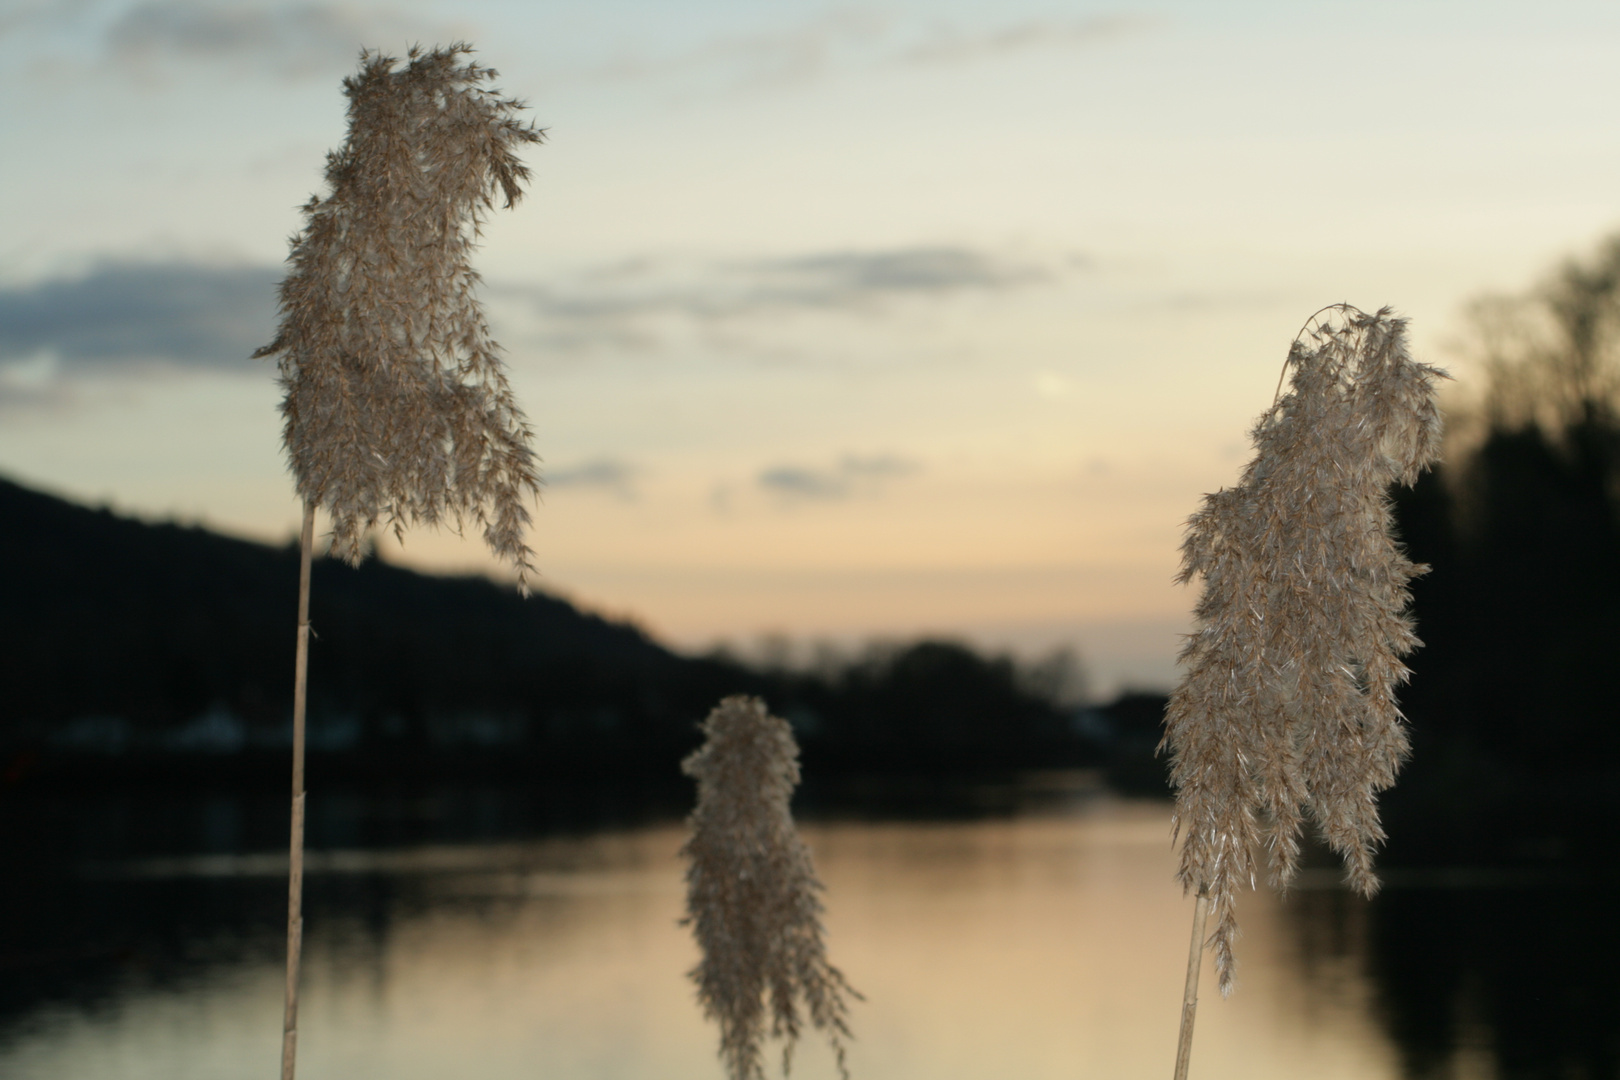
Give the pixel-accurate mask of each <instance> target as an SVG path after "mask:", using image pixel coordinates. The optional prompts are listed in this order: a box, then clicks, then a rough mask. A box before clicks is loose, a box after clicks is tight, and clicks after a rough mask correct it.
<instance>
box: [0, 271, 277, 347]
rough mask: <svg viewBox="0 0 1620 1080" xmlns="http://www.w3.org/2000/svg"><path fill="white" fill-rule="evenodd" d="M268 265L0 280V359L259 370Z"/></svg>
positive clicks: (270, 310) (271, 291)
mask: <svg viewBox="0 0 1620 1080" xmlns="http://www.w3.org/2000/svg"><path fill="white" fill-rule="evenodd" d="M281 274H282V272H281V271H280V270H279V269H277V268H274V267H263V266H234V267H210V266H204V265H198V264H192V263H178V262H177V263H153V264H141V263H103V264H102V265H100V266H97V267H95V268H94V269H92V270H91V271H90V272H89V273H88V274H86V275H84V276H83V277H80V278H77V279H70V280H57V281H46V282H41V283H39V284H35V285H29V286H23V287H13V288H7V289H0V368H3V367H6V366H12V365H17V364H19V363H22V362H24V361H27V360H29V359H31V358H33V357H36V356H38V355H40V354H41V353H47V354H50V355H52V356H54V357H55V359H56V366H57V370H58V371H59V372H61V373H64V374H73V373H102V372H107V371H109V370H112V369H115V368H129V367H143V366H144V367H151V366H160V367H178V368H190V369H200V370H214V371H241V372H254V371H262V370H263V366H262V365H260V364H258V363H256V362H255V361H252V360H250V359H249V358H248V357H249V354H250V353H252V352H253V350H254V349H256V348H258V347H259V346H260V345H263V344H264V343H265V342H266V341H269V340H270V338H271V337H272V336H273V334H274V328H275V306H276V284H277V282H278V281H279V280H280V279H281Z"/></svg>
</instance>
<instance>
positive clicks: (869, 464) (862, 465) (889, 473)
mask: <svg viewBox="0 0 1620 1080" xmlns="http://www.w3.org/2000/svg"><path fill="white" fill-rule="evenodd" d="M920 468H921V466H919V465H918V464H917V463H916V462H914V461H910V460H908V459H906V458H901V457H896V456H894V455H891V454H880V455H877V456H875V457H860V456H855V455H849V456H846V457H844V458H843V459H842V460H841V461H839V462H838V464H837V465H835V466H833V467H832V468H830V469H814V468H807V467H804V466H800V465H776V466H773V467H771V468H769V469H765V470H763V471H761V472H760V474H759V475H758V476H757V477H756V478H755V480H756V482H757V483H758V484H759V486H760V487H762V488H764V489H765V490H766V491H769V492H772V493H774V494H777V495H782V496H786V497H789V498H794V497H797V498H808V499H844V498H848V497H849V496H850V495H853V494H855V493H856V491H857V490H861V489H866V490H871V489H872V488H873V487H874V486H875V483H876V482H877V481H880V480H887V479H892V478H895V477H901V476H909V475H911V474H912V473H915V472H918V471H919V470H920Z"/></svg>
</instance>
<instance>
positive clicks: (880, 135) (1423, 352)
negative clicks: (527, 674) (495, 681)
mask: <svg viewBox="0 0 1620 1080" xmlns="http://www.w3.org/2000/svg"><path fill="white" fill-rule="evenodd" d="M458 38H460V39H465V40H467V41H470V42H471V43H472V44H473V45H474V46H476V47H477V49H478V54H477V57H478V59H479V61H480V62H482V63H484V64H487V65H490V66H493V67H494V68H496V69H498V71H499V72H500V77H499V79H498V80H497V83H496V85H498V86H499V87H500V88H501V89H502V90H503V91H505V92H506V93H508V94H511V95H513V96H516V97H519V98H521V99H523V100H525V101H526V102H527V103H528V105H529V107H530V109H529V112H528V114H527V115H528V116H529V117H531V118H532V119H533V120H534V121H535V122H536V123H537V124H539V125H540V126H543V127H545V128H546V129H547V140H546V142H545V144H544V145H542V146H540V147H537V148H532V149H530V150H529V151H528V152H527V153H526V160H527V161H528V163H529V165H530V166H531V168H532V170H533V177H532V179H531V182H530V186H529V191H528V195H527V197H526V198H525V200H524V201H523V202H522V203H520V204H519V205H518V206H517V207H516V208H515V209H513V210H509V211H507V210H503V211H500V212H498V213H496V214H495V215H494V216H493V217H492V219H491V220H490V222H489V223H488V225H487V226H486V228H485V230H484V242H483V246H482V248H481V250H480V252H479V254H478V255H477V257H476V266H477V268H478V269H479V271H480V272H481V273H482V274H483V276H484V278H485V281H486V287H485V290H484V293H483V300H484V303H485V305H486V310H487V312H488V314H489V316H490V322H491V326H492V328H493V330H494V332H495V335H496V337H497V338H498V339H499V340H500V341H501V343H502V344H503V345H504V346H505V348H506V354H507V360H508V363H509V365H510V371H511V378H512V382H513V385H514V388H515V390H516V392H517V394H518V397H519V400H520V402H521V404H522V406H523V408H524V409H525V410H526V412H527V414H528V416H529V418H530V420H531V422H532V424H533V427H534V429H535V432H536V441H535V447H536V450H537V451H538V453H539V454H540V456H541V457H542V459H543V460H544V462H545V465H544V469H545V473H546V476H547V486H546V489H545V493H544V496H543V500H542V503H541V505H540V506H539V507H538V509H537V512H536V525H535V529H534V533H533V536H532V544H533V546H534V548H535V550H536V553H537V557H538V564H539V567H540V571H541V575H542V580H541V586H542V587H543V588H545V589H548V590H550V591H553V592H555V593H558V594H560V595H563V596H565V597H567V598H569V599H571V600H573V601H575V602H576V603H578V604H580V605H582V606H584V607H586V608H589V609H591V610H595V611H599V612H602V613H605V614H608V615H610V616H613V617H620V618H628V619H633V620H634V621H635V622H637V623H638V624H640V625H642V626H643V627H645V628H646V629H647V630H648V631H649V632H650V633H652V634H654V635H655V636H656V637H658V638H659V639H660V640H662V641H664V642H666V643H668V644H670V645H672V646H675V647H677V648H681V649H687V650H702V649H706V648H709V647H712V646H713V645H715V644H716V643H719V642H729V643H731V644H733V645H734V646H735V647H736V648H737V649H738V650H739V651H741V652H743V653H745V654H746V653H747V652H748V651H749V650H750V649H757V648H760V647H762V646H761V645H760V644H759V643H761V642H763V641H765V640H767V639H769V638H770V637H772V636H777V635H786V636H787V637H788V638H789V639H790V640H792V641H793V642H796V643H798V645H799V647H801V648H803V649H808V648H809V647H810V644H811V643H813V642H816V641H823V642H831V643H834V644H837V645H839V646H841V647H852V646H853V645H854V644H855V643H858V642H862V641H866V640H870V639H891V640H899V639H909V638H913V637H917V636H920V635H924V634H929V635H943V636H951V637H956V638H961V639H964V640H967V641H970V642H973V643H975V644H978V645H981V646H985V647H991V648H1009V649H1013V650H1016V651H1018V652H1020V653H1023V654H1026V655H1034V654H1036V653H1039V652H1041V651H1043V650H1045V649H1048V648H1051V647H1055V646H1061V645H1069V646H1073V647H1075V648H1077V649H1078V650H1079V652H1080V654H1081V656H1082V659H1083V661H1084V662H1085V664H1086V666H1087V667H1088V669H1089V670H1090V672H1091V676H1092V681H1093V688H1094V690H1095V692H1097V693H1099V694H1101V693H1107V692H1111V691H1113V690H1116V689H1119V688H1121V687H1126V686H1143V687H1146V686H1166V685H1168V684H1169V682H1170V681H1171V680H1172V679H1173V677H1174V660H1173V657H1174V653H1175V650H1176V648H1177V646H1178V636H1179V634H1181V633H1183V632H1184V631H1185V630H1186V629H1187V628H1188V624H1189V618H1188V611H1189V609H1190V608H1191V605H1192V603H1193V601H1194V600H1195V598H1196V597H1195V595H1194V594H1193V592H1192V590H1191V589H1189V588H1188V587H1184V586H1177V585H1175V584H1174V582H1173V578H1174V575H1175V572H1176V569H1177V562H1178V546H1179V543H1180V539H1181V533H1182V528H1183V525H1184V522H1185V520H1186V518H1187V516H1188V515H1189V514H1190V513H1192V512H1193V511H1194V510H1195V509H1196V508H1197V505H1198V501H1199V499H1200V498H1201V497H1202V496H1203V495H1204V494H1205V493H1207V492H1212V491H1215V490H1217V489H1218V488H1220V487H1221V486H1223V485H1227V484H1230V483H1232V482H1234V481H1235V480H1236V478H1237V474H1238V472H1239V470H1240V469H1241V467H1242V465H1243V463H1244V461H1245V459H1246V457H1247V455H1248V444H1247V431H1248V429H1249V427H1250V425H1251V423H1252V422H1253V420H1254V419H1255V417H1256V416H1257V415H1258V414H1259V413H1260V412H1262V411H1263V410H1264V409H1265V408H1266V407H1267V406H1268V405H1269V403H1270V401H1271V395H1272V393H1273V390H1274V388H1275V386H1276V382H1277V378H1278V374H1279V372H1280V370H1281V365H1282V361H1283V359H1284V357H1285V356H1286V353H1287V349H1288V344H1289V342H1290V341H1291V340H1292V338H1293V337H1294V335H1295V333H1296V332H1297V331H1298V329H1299V328H1300V326H1301V324H1302V323H1303V322H1304V321H1305V319H1306V317H1307V316H1309V315H1310V314H1311V313H1312V312H1313V311H1315V310H1317V309H1318V308H1320V307H1322V306H1323V305H1325V304H1330V303H1335V302H1339V301H1348V302H1350V303H1353V304H1356V305H1358V306H1360V307H1362V308H1365V309H1368V310H1373V309H1375V308H1377V307H1379V306H1382V305H1385V304H1389V305H1393V306H1394V307H1395V308H1396V309H1397V310H1398V311H1399V312H1401V313H1402V314H1405V315H1407V316H1409V317H1410V318H1411V320H1412V335H1413V342H1414V345H1415V348H1416V351H1417V353H1418V355H1419V358H1420V359H1424V360H1429V361H1432V362H1438V363H1441V364H1443V365H1446V366H1448V367H1449V368H1451V370H1452V371H1453V374H1455V375H1456V376H1457V382H1456V384H1455V387H1454V388H1453V389H1452V391H1451V393H1452V395H1453V398H1452V400H1453V401H1455V402H1456V403H1458V404H1459V405H1460V404H1462V403H1465V402H1466V400H1467V398H1468V395H1469V394H1470V393H1473V392H1477V386H1478V372H1477V371H1475V370H1474V369H1473V367H1472V366H1471V365H1470V363H1469V360H1468V358H1467V357H1466V355H1461V354H1458V353H1457V352H1456V350H1455V349H1454V348H1452V347H1450V346H1449V345H1448V343H1449V342H1452V341H1454V340H1455V339H1456V337H1457V335H1458V333H1459V330H1460V312H1461V309H1462V307H1463V305H1464V304H1465V303H1466V302H1467V301H1468V300H1469V299H1470V298H1472V297H1474V296H1477V295H1479V294H1481V293H1484V292H1491V291H1514V290H1522V289H1524V288H1527V287H1529V286H1531V285H1532V284H1533V283H1534V282H1535V281H1536V280H1537V279H1538V278H1539V277H1541V276H1542V275H1544V274H1545V273H1546V272H1547V271H1548V270H1549V269H1550V268H1551V267H1552V266H1554V265H1556V263H1557V262H1558V261H1559V260H1561V259H1563V258H1566V257H1568V256H1570V255H1575V254H1579V253H1581V252H1582V251H1585V250H1587V249H1590V248H1591V247H1592V246H1593V245H1594V244H1595V243H1596V242H1597V241H1598V240H1599V239H1600V238H1602V237H1603V236H1605V235H1607V234H1608V233H1609V232H1610V231H1611V230H1613V229H1615V228H1616V227H1617V225H1620V125H1616V124H1615V122H1614V119H1613V106H1612V103H1613V102H1614V101H1615V100H1617V99H1620V63H1617V62H1616V61H1617V60H1620V7H1616V6H1615V5H1614V4H1612V3H1599V2H1585V0H1581V2H1577V0H1546V2H1542V3H1539V4H1536V5H1533V6H1532V5H1528V4H1523V3H1515V4H1508V3H1490V2H1485V0H1472V2H1467V3H1463V2H1451V0H1445V2H1438V0H1404V2H1401V3H1392V2H1382V0H1358V2H1355V3H1331V2H1307V0H1288V2H1282V0H1277V2H1272V0H1232V2H1227V3H1214V2H1210V0H1199V2H1193V0H1171V2H1165V3H1143V2H1136V0H1128V2H1121V3H1085V2H1070V3H1053V2H1039V0H997V2H995V3H989V2H982V0H933V2H930V3H926V4H923V3H905V2H896V3H871V4H866V3H863V4H860V5H850V4H821V3H813V2H807V0H806V2H799V0H780V2H775V3H761V2H758V0H755V2H753V3H740V2H732V0H692V2H678V0H663V2H659V3H653V2H648V0H590V2H589V3H586V2H582V0H567V2H557V0H553V2H535V0H522V2H511V3H505V2H486V3H478V2H470V3H466V2H464V3H455V4H449V3H433V2H411V0H404V2H395V3H381V4H366V3H361V4H347V3H321V2H311V3H297V4H285V3H274V2H241V3H238V2H226V0H147V2H136V3H130V2H127V0H118V2H103V0H48V2H34V0H0V139H3V143H0V145H4V146H5V147H7V150H8V152H7V153H6V154H5V156H4V165H3V166H0V207H3V208H4V209H3V210H0V474H3V475H5V476H7V477H9V478H11V479H13V480H15V481H17V482H20V483H24V484H28V485H31V486H35V487H39V488H42V489H45V490H48V491H51V492H54V493H57V494H60V495H64V496H67V497H70V498H73V499H77V500H81V501H85V502H90V503H95V504H100V505H108V506H111V507H113V508H115V509H117V510H118V511H120V512H125V513H130V514H135V515H138V516H141V517H143V518H147V519H150V520H179V521H183V522H188V523H200V524H204V525H207V526H209V527H211V528H215V529H218V530H221V531H224V532H227V533H230V534H233V535H238V536H245V537H251V538H256V539H264V540H271V541H275V542H282V541H284V540H286V539H287V537H288V536H290V535H291V534H292V533H293V532H294V531H295V529H296V524H297V520H298V507H297V504H296V502H295V499H294V497H293V494H292V487H291V482H290V479H289V477H288V474H287V471H286V466H285V462H284V458H283V456H282V452H281V447H280V426H279V415H278V411H277V409H278V404H279V390H278V388H277V386H276V385H275V380H274V373H273V370H272V369H271V368H270V367H269V366H267V364H266V363H265V362H264V361H255V360H251V359H249V358H248V354H249V353H250V352H251V351H252V350H253V349H254V348H255V347H257V346H258V345H261V344H263V343H265V342H267V341H268V340H269V339H270V337H271V336H272V328H273V326H274V321H275V309H274V288H275V284H276V282H277V281H278V280H279V278H280V276H281V274H282V273H283V267H282V260H283V259H284V258H285V256H286V254H287V241H288V237H289V235H291V234H292V233H294V232H295V231H296V230H297V229H298V228H299V227H300V224H301V215H300V212H299V207H300V206H301V205H302V204H303V203H304V201H305V200H307V199H308V197H309V196H310V195H311V194H315V193H319V192H321V191H322V178H321V169H322V167H323V165H324V158H325V154H326V152H327V151H328V150H331V149H334V148H336V147H337V146H338V145H339V144H340V143H341V141H342V139H343V135H344V128H345V117H344V104H345V102H344V99H343V97H342V94H341V90H340V82H341V79H342V78H343V76H344V75H346V74H348V73H349V72H351V71H352V70H354V67H355V62H356V57H357V54H358V50H359V49H360V48H361V47H362V46H368V47H373V48H380V49H382V50H385V51H388V52H393V53H402V52H403V51H404V50H405V49H406V48H407V47H408V46H409V45H410V44H412V43H416V42H421V43H424V44H429V45H431V44H436V43H448V42H449V41H451V40H454V39H458ZM379 551H380V555H381V557H383V558H385V559H389V560H391V561H395V562H399V563H403V564H406V565H411V566H414V567H418V568H423V569H429V570H436V571H448V572H467V571H475V572H490V573H497V574H498V573H499V572H500V570H499V568H498V567H497V566H496V564H495V563H494V562H493V560H492V559H491V558H490V557H489V556H488V555H487V553H486V552H485V551H484V550H483V549H482V547H481V545H480V544H479V543H478V542H477V541H476V539H474V538H471V537H469V538H461V537H457V536H455V535H454V534H435V533H430V532H413V533H411V534H409V535H408V536H407V538H406V541H405V544H404V546H403V547H400V546H398V545H397V544H395V543H394V542H392V541H391V540H387V539H385V540H383V541H381V542H380V545H379ZM317 608H318V601H317Z"/></svg>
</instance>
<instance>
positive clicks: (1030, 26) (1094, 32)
mask: <svg viewBox="0 0 1620 1080" xmlns="http://www.w3.org/2000/svg"><path fill="white" fill-rule="evenodd" d="M1154 21H1155V20H1152V19H1149V18H1145V17H1143V16H1140V15H1099V16H1093V17H1092V18H1088V19H1072V20H1063V21H1058V20H1052V19H1035V20H1031V21H1029V22H1021V23H1013V24H1010V25H1007V26H1000V27H993V28H990V29H986V30H978V31H975V32H972V33H962V32H960V31H957V30H954V29H950V28H941V29H939V30H936V31H935V32H934V33H933V35H932V36H931V37H930V38H929V39H928V40H926V41H923V42H920V43H918V44H916V45H913V46H911V47H910V48H908V49H906V50H904V51H903V52H902V53H901V54H900V55H899V57H898V60H899V61H900V62H901V63H906V64H926V65H939V64H961V63H971V62H974V61H978V60H989V59H996V58H999V57H1003V56H1010V55H1013V54H1015V53H1022V52H1028V51H1030V50H1034V49H1052V48H1074V47H1084V46H1090V45H1095V44H1097V43H1099V42H1102V41H1108V40H1110V39H1113V38H1118V37H1124V36H1126V35H1129V34H1135V33H1139V32H1141V31H1143V30H1145V29H1148V28H1150V27H1151V26H1153V25H1154Z"/></svg>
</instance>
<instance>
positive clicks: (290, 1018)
mask: <svg viewBox="0 0 1620 1080" xmlns="http://www.w3.org/2000/svg"><path fill="white" fill-rule="evenodd" d="M471 51H472V49H471V47H470V46H468V45H466V44H463V43H456V44H452V45H450V46H448V47H446V48H441V49H434V50H432V51H428V52H424V51H422V50H420V49H414V48H413V49H412V50H411V51H410V54H409V55H408V56H407V58H406V61H407V62H406V63H405V65H404V66H403V67H400V66H399V61H398V60H397V59H396V58H394V57H391V56H384V55H383V54H381V53H374V52H370V51H366V52H362V53H361V54H360V71H359V73H358V74H357V75H354V76H351V77H350V78H347V79H344V80H343V92H344V93H345V94H346V95H348V98H349V132H348V137H347V139H345V141H344V144H343V147H342V149H340V150H338V151H336V152H335V153H332V154H329V155H328V156H327V162H326V180H327V183H328V184H329V185H330V187H331V191H330V192H329V193H328V194H327V195H326V197H325V198H321V197H319V196H316V197H313V198H311V199H310V200H309V202H308V203H306V204H305V206H304V215H305V218H306V221H305V225H304V229H303V231H302V232H300V233H298V234H297V235H295V236H294V237H293V238H292V241H291V243H292V254H291V255H290V256H289V257H288V262H289V263H291V264H292V269H291V271H290V272H289V273H288V274H287V276H286V278H285V279H284V280H283V281H282V283H281V288H280V311H281V323H280V327H279V329H278V332H277V334H276V338H275V340H274V341H272V342H271V343H270V344H268V345H266V346H265V347H264V348H262V349H259V350H258V351H257V352H255V353H254V356H260V357H262V356H276V357H278V361H277V365H278V368H279V371H280V377H281V385H282V388H283V390H284V391H285V393H284V396H283V398H282V403H281V412H282V417H283V420H284V425H283V429H282V440H283V443H284V444H285V446H286V450H287V457H288V459H289V462H290V464H291V466H292V472H293V477H294V480H295V483H296V485H297V490H298V494H299V495H300V496H302V497H303V501H304V520H303V527H302V529H301V531H300V534H299V578H298V645H297V653H296V658H295V662H294V664H295V666H294V679H293V768H292V837H291V843H290V847H289V852H290V869H289V873H288V879H287V985H286V999H285V1006H284V1011H283V1014H282V1016H283V1019H282V1048H281V1075H282V1080H293V1076H294V1073H295V1071H296V1066H297V1055H298V981H299V966H300V963H301V958H302V952H303V867H304V742H305V739H304V735H305V731H304V729H305V699H306V691H307V687H308V674H309V637H310V629H309V579H310V558H311V550H312V548H313V546H314V531H315V510H316V507H318V506H324V507H326V509H327V512H328V513H329V515H330V517H331V520H332V553H333V554H335V555H338V556H341V557H343V558H345V559H347V560H348V561H349V562H350V563H351V564H352V563H357V562H359V561H360V557H361V554H362V546H361V542H362V540H363V538H364V535H365V533H366V531H367V530H368V529H370V528H372V527H373V526H375V525H376V524H377V522H378V521H379V520H385V521H387V522H388V524H390V525H391V526H392V527H393V528H394V530H395V531H396V533H403V530H404V528H405V526H406V525H414V524H427V525H433V524H439V523H443V522H449V523H452V524H454V525H455V526H456V527H457V528H459V527H460V526H461V524H462V523H463V521H465V520H468V519H470V520H473V521H475V522H477V523H478V524H479V525H481V526H482V527H483V533H484V539H485V540H486V541H487V542H488V544H489V546H490V547H491V548H492V549H493V550H494V551H495V553H496V554H497V555H499V556H501V557H502V558H504V559H506V560H508V561H509V562H511V563H512V564H513V566H514V567H515V568H516V570H517V574H518V586H519V588H520V589H523V590H524V591H525V592H527V582H528V579H529V577H531V576H532V575H533V574H534V561H533V553H532V552H531V551H530V550H529V547H528V544H527V542H526V540H525V536H524V533H525V530H526V528H527V527H528V525H529V522H530V517H529V511H528V508H527V506H526V505H525V496H529V497H533V496H535V495H538V494H539V488H540V477H539V473H538V471H537V466H536V460H535V456H534V452H533V451H532V450H531V449H530V448H529V439H530V432H529V428H528V424H527V422H526V421H525V420H524V418H523V413H522V412H521V411H520V410H519V409H518V407H517V403H516V401H515V400H514V399H513V397H512V391H511V388H510V387H509V386H508V385H507V381H506V373H505V371H504V369H503V367H502V365H501V360H500V349H499V346H498V345H497V344H496V343H495V341H494V339H493V338H491V336H490V333H489V327H488V326H487V325H485V323H484V316H483V312H482V310H481V308H480V306H479V303H478V300H477V298H476V296H475V295H474V290H475V289H476V287H477V284H478V275H477V274H476V273H474V272H473V270H472V268H471V266H470V265H469V263H468V257H469V255H470V254H471V252H472V249H473V246H474V242H475V240H476V239H477V236H478V230H479V226H480V225H481V224H482V222H483V220H484V215H485V214H486V213H487V212H488V211H489V210H491V209H493V208H494V194H495V191H496V190H497V189H499V190H500V191H501V193H502V194H503V195H504V196H505V200H506V205H507V206H511V205H512V204H514V203H515V202H516V201H517V200H518V198H519V196H521V195H522V181H524V180H526V179H527V178H528V175H529V173H528V170H527V169H526V168H525V167H524V166H523V164H522V162H520V161H519V160H518V158H517V150H518V147H519V146H520V145H522V144H523V143H532V142H538V141H539V140H540V137H541V133H540V132H539V131H538V130H536V129H534V128H533V127H531V126H527V125H525V124H523V123H520V122H519V121H518V120H517V118H516V116H515V114H516V112H517V111H518V110H519V109H520V108H522V106H521V105H520V104H519V103H518V102H516V101H513V100H510V99H506V98H502V97H499V96H498V95H496V94H495V93H494V92H492V91H489V90H485V89H483V88H482V87H481V86H480V85H479V84H480V83H482V82H484V81H485V80H488V79H492V78H494V77H495V72H494V71H493V70H491V69H489V68H481V67H478V66H476V65H474V64H471V63H466V64H463V63H461V62H460V60H461V58H462V57H463V56H464V55H465V54H468V53H470V52H471Z"/></svg>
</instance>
